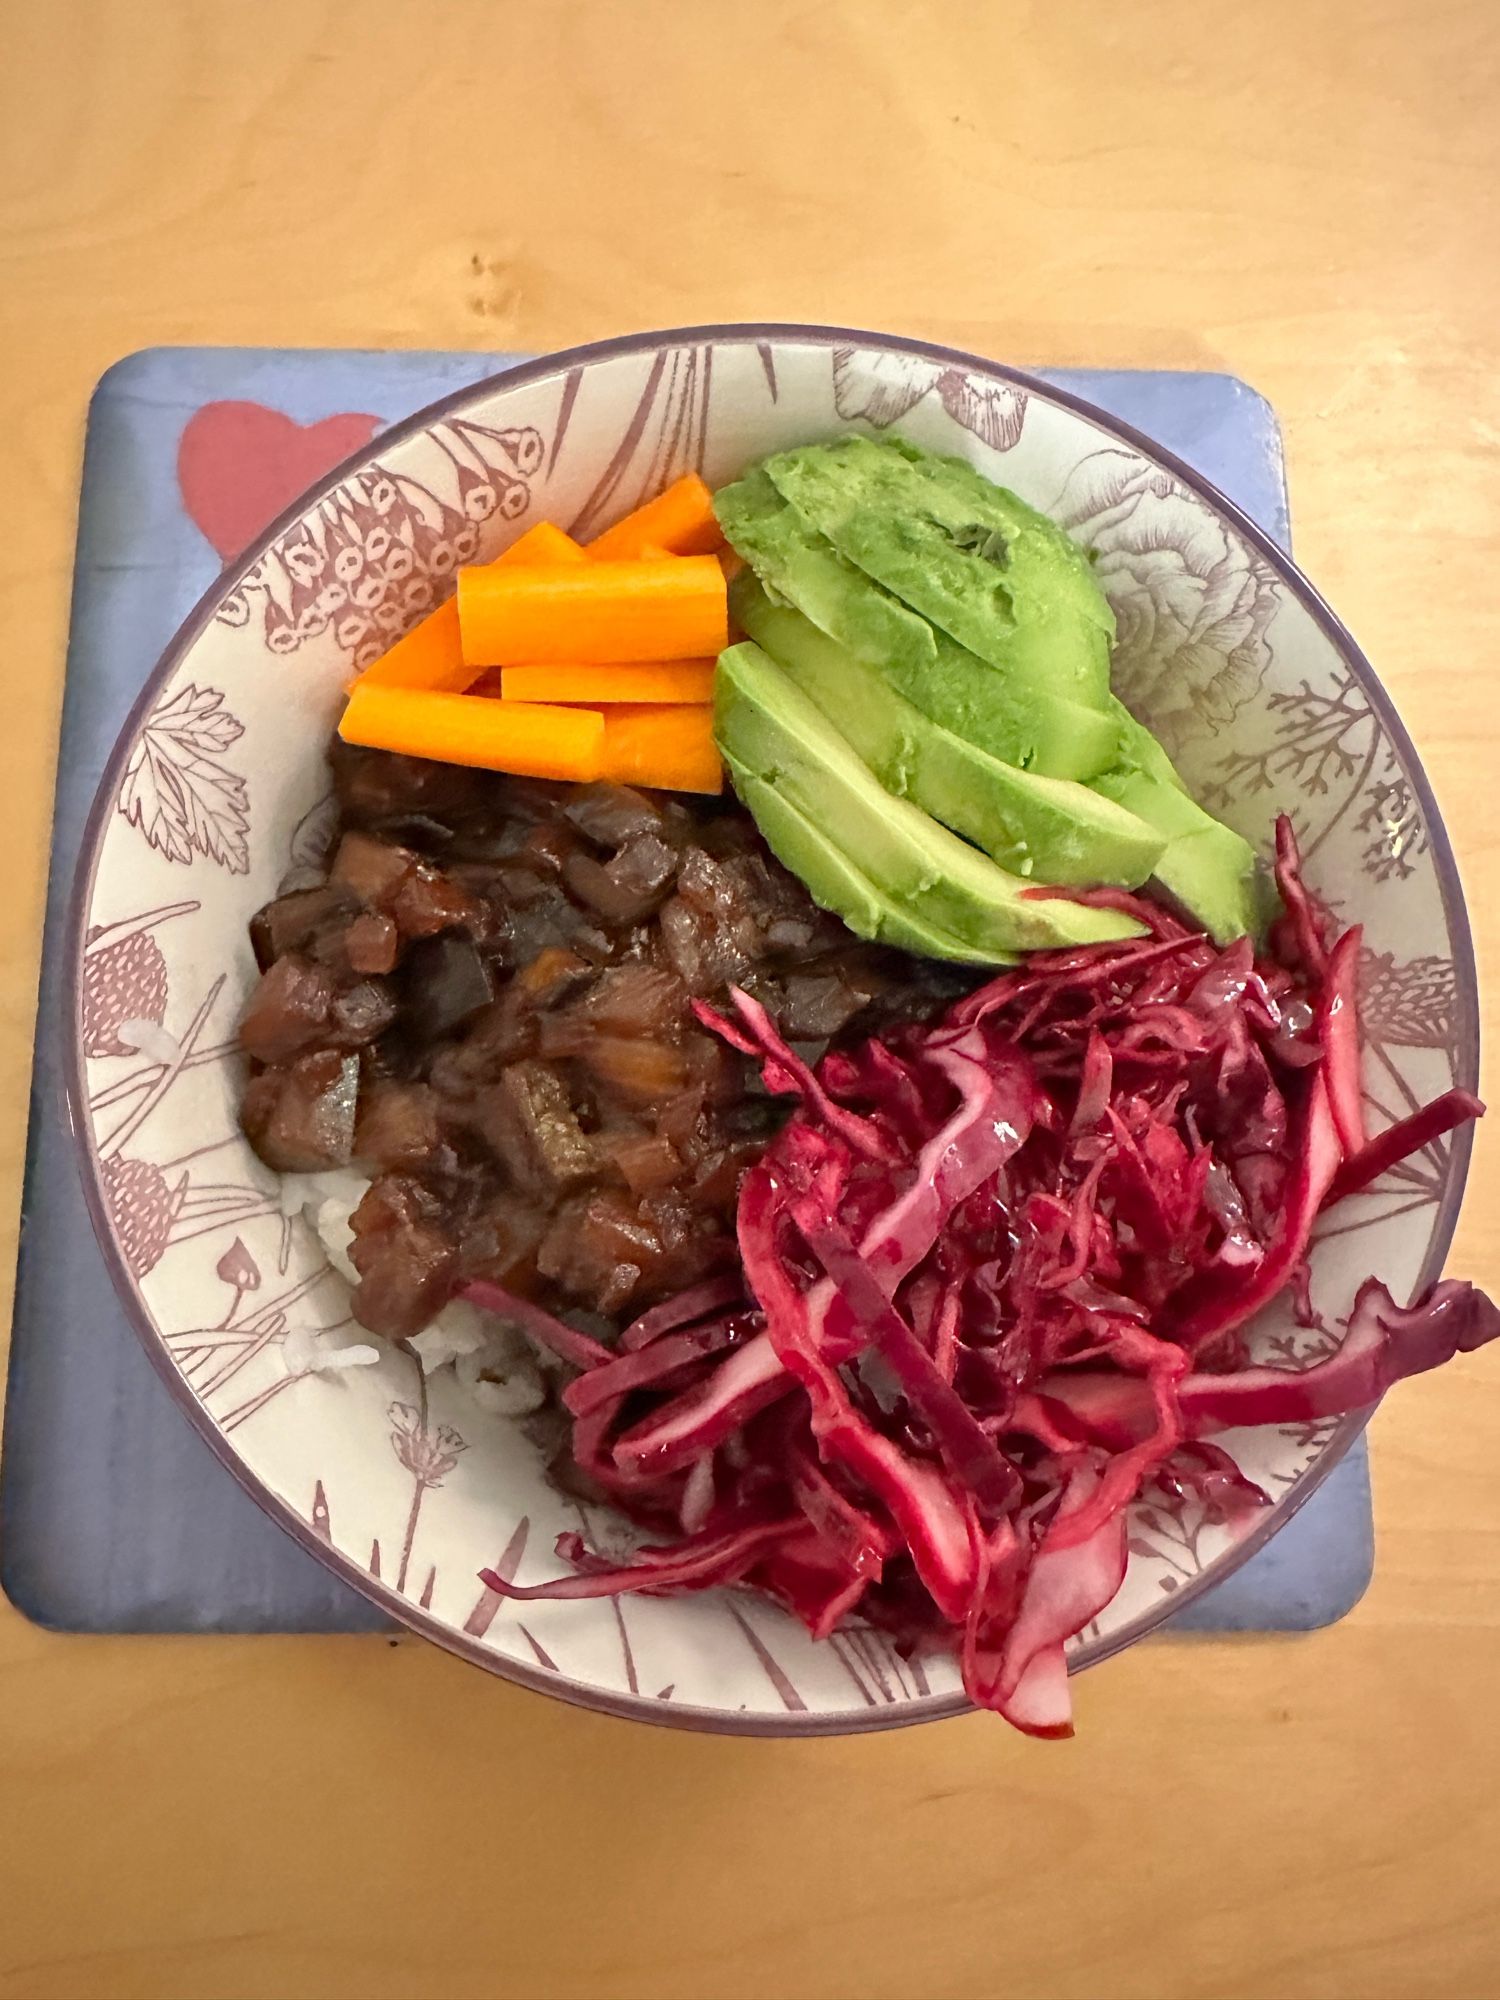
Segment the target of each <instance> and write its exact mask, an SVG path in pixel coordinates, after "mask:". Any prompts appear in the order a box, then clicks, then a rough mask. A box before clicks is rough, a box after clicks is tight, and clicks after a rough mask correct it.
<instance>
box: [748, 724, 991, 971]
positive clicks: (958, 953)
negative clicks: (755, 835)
mask: <svg viewBox="0 0 1500 2000" xmlns="http://www.w3.org/2000/svg"><path fill="white" fill-rule="evenodd" d="M726 762H727V763H728V765H729V775H730V777H731V778H732V779H733V780H734V788H735V790H736V791H737V792H738V793H739V795H740V797H741V799H742V800H743V801H744V803H745V804H746V805H747V806H748V807H749V809H750V811H751V813H752V814H753V815H754V817H755V823H756V825H757V826H758V827H759V828H760V830H761V832H762V833H763V834H764V835H765V837H766V844H767V846H768V847H769V848H770V850H771V852H772V853H773V854H774V855H775V856H776V858H777V860H778V861H780V862H782V863H783V865H784V866H786V867H787V868H790V869H791V871H792V873H793V874H794V875H796V876H798V877H800V879H801V881H802V882H803V883H804V884H805V885H806V888H807V890H808V893H809V894H810V895H811V897H812V899H813V901H814V902H815V903H821V904H822V906H823V908H824V909H825V910H833V911H834V912H835V913H836V914H837V915H839V916H841V917H842V918H843V920H844V922H845V923H846V924H847V925H848V926H849V928H850V930H851V931H855V932H857V933H858V935H859V936H860V937H863V938H874V939H875V940H876V941H877V942H878V943H880V944H890V945H896V946H898V947H899V948H900V950H902V951H913V952H916V953H917V955H918V956H919V957H921V958H951V959H956V960H958V961H959V962H960V963H961V964H970V965H971V964H973V963H974V953H973V952H972V951H971V950H970V949H969V947H968V946H967V945H966V944H964V943H963V942H962V941H961V940H960V939H958V938H956V937H951V936H949V934H948V933H947V932H946V931H939V930H934V929H932V928H930V927H929V926H928V925H926V924H923V923H920V922H918V920H917V919H916V918H915V917H914V916H912V915H911V914H910V912H909V911H906V910H903V909H900V908H898V906H897V905H896V904H895V903H893V902H891V900H890V898H889V897H887V896H885V895H882V893H881V891H880V890H879V889H877V888H876V886H875V884H874V883H873V882H872V881H871V880H870V878H869V876H868V875H865V874H863V873H861V871H860V870H859V869H858V868H856V867H855V865H854V863H853V862H852V861H851V860H849V858H848V856H847V855H844V854H841V853H840V852H839V850H838V849H837V848H836V847H835V846H834V844H833V842H832V841H831V840H827V839H825V838H824V836H823V835H822V834H821V833H819V831H818V829H817V828H816V827H815V826H814V825H813V823H812V821H811V820H810V819H808V818H807V817H806V816H805V815H804V814H802V813H800V812H798V810H797V808H796V807H795V806H794V805H793V804H792V803H791V801H790V800H789V799H788V798H787V797H786V796H785V794H784V793H782V792H779V791H777V790H776V789H775V788H774V786H772V785H769V784H767V782H766V781H765V779H764V778H756V777H752V776H751V774H750V773H749V771H747V770H746V769H745V767H744V766H743V765H741V764H736V763H735V762H734V761H733V759H732V758H730V759H726ZM983 962H984V963H985V964H988V965H994V964H998V963H999V960H998V959H996V958H993V957H990V956H988V955H987V956H986V957H985V959H984V961H983Z"/></svg>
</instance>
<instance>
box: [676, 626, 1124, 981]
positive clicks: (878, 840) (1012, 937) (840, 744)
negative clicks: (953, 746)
mask: <svg viewBox="0 0 1500 2000" xmlns="http://www.w3.org/2000/svg"><path fill="white" fill-rule="evenodd" d="M714 727H715V735H716V736H717V739H718V743H719V747H720V749H721V750H722V752H723V754H724V756H725V759H726V761H727V762H728V763H729V764H730V765H731V766H732V767H733V768H735V769H736V770H737V771H739V772H740V773H741V774H742V775H743V776H744V777H745V778H746V779H747V780H749V779H759V780H760V781H761V782H762V783H763V784H764V785H766V786H768V787H770V789H771V790H773V791H775V792H778V793H780V794H781V795H782V796H783V797H784V798H785V799H786V800H787V801H788V802H789V803H790V804H791V805H792V806H793V807H794V808H795V809H796V811H797V812H799V813H800V814H801V815H802V817H803V818H804V819H806V820H808V821H810V822H811V824H812V825H813V827H814V828H815V829H816V830H817V831H818V832H819V833H820V834H821V835H822V836H823V839H824V841H825V842H827V843H828V844H829V845H831V846H833V847H834V848H836V849H837V850H838V852H839V853H841V854H843V855H845V856H846V857H854V856H857V857H858V862H857V866H858V869H859V872H860V873H861V874H863V875H865V876H866V877H867V878H868V879H869V880H870V881H871V882H873V883H874V885H875V886H876V888H877V889H878V890H879V891H880V892H881V894H882V896H884V897H885V898H886V899H887V900H888V901H890V902H892V903H894V904H896V905H897V906H898V907H899V908H901V909H904V910H908V911H910V913H911V915H912V916H913V917H914V918H915V920H916V921H917V922H918V923H920V924H922V925H923V926H925V927H927V928H929V929H934V930H937V931H940V932H943V933H945V934H947V935H949V936H951V937H954V938H956V939H958V940H959V941H960V942H961V943H962V945H963V946H964V947H965V948H966V949H967V950H968V951H969V952H970V953H971V954H972V956H973V957H974V958H975V959H976V960H978V961H982V962H990V963H997V962H1000V961H1002V960H1004V959H1006V958H1008V957H1009V956H1010V955H1011V954H1013V953H1015V952H1018V951H1034V950H1040V949H1045V948H1047V947H1051V946H1059V945H1076V944H1101V943H1107V942H1110V941H1113V940H1115V939H1118V938H1125V937H1134V936H1137V935H1139V932H1140V928H1141V927H1140V925H1139V924H1136V923H1133V922H1132V921H1131V920H1130V919H1129V918H1128V917H1125V916H1123V915H1121V914H1120V913H1119V912H1117V911H1114V910H1101V909H1094V908H1092V907H1091V906H1089V905H1087V904H1082V903H1077V902H1072V901H1069V900H1068V899H1066V898H1058V899H1054V900H1043V899H1036V900H1033V899H1032V898H1031V897H1030V896H1028V894H1027V891H1028V889H1029V888H1031V887H1033V886H1036V885H1032V884H1028V883H1027V882H1025V881H1023V880H1021V879H1019V878H1018V877H1016V876H1014V875H1009V874H1007V873H1006V872H1005V870H1004V869H1002V868H997V867H996V865H995V863H994V862H993V861H991V860H989V859H988V858H987V857H986V856H984V855H982V854H980V853H979V852H978V851H977V850H976V849H974V848H972V847H970V846H969V845H968V844H967V843H966V842H964V841H962V840H960V839H959V838H958V836H957V835H956V834H953V833H950V832H949V831H948V830H947V828H946V827H943V826H940V825H939V824H938V822H937V821H936V820H935V819H932V818H930V817H929V815H928V814H926V813H924V812H922V811H920V810H919V809H918V808H917V807H916V806H914V805H912V804H911V803H910V801H909V800H906V799H898V798H894V797H893V796H892V795H891V794H890V793H889V792H888V791H886V789H885V788H884V786H883V785H881V783H880V782H879V780H878V779H877V778H876V777H875V775H874V773H873V772H872V771H871V770H870V768H869V766H868V765H867V764H864V763H863V762H862V761H861V760H860V759H859V757H857V756H856V755H855V753H854V751H853V750H852V749H851V748H850V746H849V744H848V742H847V741H846V740H845V738H844V737H843V736H841V735H840V734H839V732H838V730H837V729H835V728H834V726H833V724H832V723H831V722H830V721H829V720H828V718H827V717H826V716H825V715H824V714H823V712H822V711H821V709H819V708H818V707H817V706H816V705H815V704H814V703H813V702H812V701H811V700H809V698H808V697H807V696H806V695H805V694H804V693H803V692H802V690H801V689H800V688H799V687H797V686H796V684H795V683H794V682H793V681H792V680H791V679H790V678H789V677H788V676H787V675H786V674H784V673H783V672H782V671H781V669H780V668H779V667H778V666H777V665H776V664H775V662H774V661H773V660H771V659H770V658H769V656H768V655H767V654H766V653H764V652H763V651H762V650H761V648H760V647H759V646H756V645H754V644H751V643H748V642H747V643H745V644H743V645H738V646H731V647H730V648H729V650H728V651H727V652H725V653H723V654H721V655H720V658H719V670H718V673H717V674H716V676H715V682H714ZM752 810H753V808H752ZM839 914H840V915H844V911H843V909H842V908H840V910H839Z"/></svg>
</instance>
